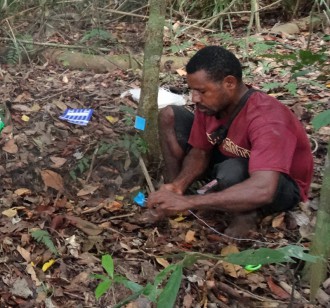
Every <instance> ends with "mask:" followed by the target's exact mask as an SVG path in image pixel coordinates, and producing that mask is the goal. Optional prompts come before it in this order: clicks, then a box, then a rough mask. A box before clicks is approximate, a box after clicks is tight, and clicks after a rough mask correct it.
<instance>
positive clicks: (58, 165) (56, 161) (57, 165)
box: [50, 156, 67, 168]
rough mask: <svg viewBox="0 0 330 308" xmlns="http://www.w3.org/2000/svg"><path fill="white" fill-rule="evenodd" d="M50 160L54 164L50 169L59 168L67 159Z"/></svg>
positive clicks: (56, 158) (52, 157)
mask: <svg viewBox="0 0 330 308" xmlns="http://www.w3.org/2000/svg"><path fill="white" fill-rule="evenodd" d="M50 160H51V161H52V162H53V163H54V165H52V166H51V167H52V168H60V167H62V166H63V165H64V164H65V163H66V162H67V159H65V158H63V157H57V156H51V157H50Z"/></svg>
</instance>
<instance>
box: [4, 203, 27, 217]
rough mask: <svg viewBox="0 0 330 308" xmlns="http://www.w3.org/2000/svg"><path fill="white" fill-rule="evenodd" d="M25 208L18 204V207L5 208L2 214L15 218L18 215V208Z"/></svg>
mask: <svg viewBox="0 0 330 308" xmlns="http://www.w3.org/2000/svg"><path fill="white" fill-rule="evenodd" d="M23 209H25V207H24V206H16V207H12V208H10V209H7V210H4V211H3V212H2V214H3V215H5V216H7V217H9V218H13V217H15V216H16V215H17V210H23Z"/></svg>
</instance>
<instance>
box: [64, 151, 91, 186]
mask: <svg viewBox="0 0 330 308" xmlns="http://www.w3.org/2000/svg"><path fill="white" fill-rule="evenodd" d="M91 160H92V157H91V156H86V157H83V158H81V159H79V160H78V162H77V164H76V165H75V167H74V168H73V169H72V170H70V172H69V174H70V176H71V178H72V179H73V180H76V179H77V175H79V174H83V173H84V172H85V171H87V170H88V169H89V167H90V164H91Z"/></svg>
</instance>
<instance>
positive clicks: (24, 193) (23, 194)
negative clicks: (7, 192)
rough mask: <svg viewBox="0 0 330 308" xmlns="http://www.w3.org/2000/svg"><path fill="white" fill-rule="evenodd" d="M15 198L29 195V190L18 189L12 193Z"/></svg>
mask: <svg viewBox="0 0 330 308" xmlns="http://www.w3.org/2000/svg"><path fill="white" fill-rule="evenodd" d="M14 193H15V194H16V195H17V196H25V195H31V190H30V189H28V188H19V189H16V190H15V191H14Z"/></svg>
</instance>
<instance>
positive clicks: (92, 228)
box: [66, 216, 103, 235]
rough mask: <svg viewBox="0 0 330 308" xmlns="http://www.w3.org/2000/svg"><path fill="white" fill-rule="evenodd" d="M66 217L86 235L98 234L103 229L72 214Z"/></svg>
mask: <svg viewBox="0 0 330 308" xmlns="http://www.w3.org/2000/svg"><path fill="white" fill-rule="evenodd" d="M66 219H67V220H68V221H69V222H70V223H71V224H72V225H73V226H75V227H77V228H78V229H80V230H81V231H83V232H85V233H86V234H88V235H99V234H100V233H102V231H103V229H102V228H100V227H99V226H97V225H95V224H93V223H91V222H89V221H86V220H83V219H81V218H78V217H74V216H67V217H66Z"/></svg>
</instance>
